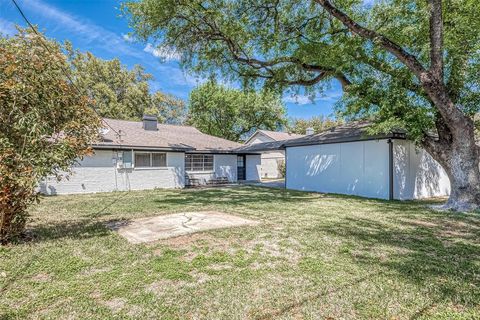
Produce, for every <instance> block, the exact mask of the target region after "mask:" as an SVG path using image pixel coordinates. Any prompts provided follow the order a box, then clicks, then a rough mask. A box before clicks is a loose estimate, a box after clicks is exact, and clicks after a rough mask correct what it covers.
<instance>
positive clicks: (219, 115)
mask: <svg viewBox="0 0 480 320" xmlns="http://www.w3.org/2000/svg"><path fill="white" fill-rule="evenodd" d="M188 122H189V124H191V125H193V126H195V127H196V128H198V129H199V130H200V131H202V132H204V133H207V134H211V135H214V136H217V137H222V138H225V139H229V140H233V141H240V140H241V139H242V138H244V137H245V135H247V134H248V133H252V132H253V131H255V130H257V129H267V130H275V129H277V128H279V127H282V126H283V125H284V124H285V123H286V121H285V107H284V105H283V104H282V101H281V99H280V97H279V96H278V95H277V94H275V93H273V92H271V91H262V92H259V93H257V92H255V91H252V90H250V91H241V90H236V89H231V88H227V87H224V86H222V85H219V84H217V83H216V82H215V81H208V82H207V83H205V84H203V85H201V86H199V87H197V88H195V89H194V90H192V92H191V93H190V101H189V113H188Z"/></svg>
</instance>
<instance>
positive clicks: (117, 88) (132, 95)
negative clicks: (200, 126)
mask: <svg viewBox="0 0 480 320" xmlns="http://www.w3.org/2000/svg"><path fill="white" fill-rule="evenodd" d="M65 48H66V52H67V54H68V57H69V61H70V64H71V68H72V73H73V75H74V78H75V84H76V85H77V87H79V88H80V89H81V90H82V91H84V92H87V93H88V95H89V97H90V98H91V99H93V100H94V101H95V105H96V108H97V109H98V112H99V114H100V115H102V116H103V117H107V118H114V119H124V120H139V119H141V118H142V115H143V114H144V113H149V114H152V115H156V116H158V119H159V121H160V122H166V123H172V124H180V123H182V122H183V121H184V120H185V117H186V112H187V110H186V104H185V102H184V101H183V100H181V99H179V98H176V97H174V96H172V95H169V94H166V93H163V92H161V91H157V92H153V93H152V92H151V89H150V85H149V81H150V80H152V79H153V76H152V75H151V74H148V73H146V72H145V70H144V69H143V67H141V66H140V65H135V66H134V67H133V68H132V69H131V70H129V69H128V68H127V67H126V66H125V65H122V63H121V62H120V60H118V59H112V60H103V59H100V58H98V57H96V56H94V55H93V54H91V53H90V52H86V53H82V52H80V51H79V50H74V49H73V48H72V46H71V44H69V43H67V44H66V46H65Z"/></svg>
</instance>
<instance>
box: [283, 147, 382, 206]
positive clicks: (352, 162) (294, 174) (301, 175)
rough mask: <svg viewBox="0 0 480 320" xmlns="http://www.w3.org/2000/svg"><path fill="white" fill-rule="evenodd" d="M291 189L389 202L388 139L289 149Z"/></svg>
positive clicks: (289, 181) (288, 163) (288, 181)
mask: <svg viewBox="0 0 480 320" xmlns="http://www.w3.org/2000/svg"><path fill="white" fill-rule="evenodd" d="M286 157H287V159H286V162H287V177H286V187H287V188H288V189H296V190H308V191H318V192H325V193H340V194H352V195H359V196H364V197H373V198H382V199H388V195H389V189H388V188H389V183H388V182H389V175H388V168H389V166H388V143H387V140H379V141H375V140H374V141H358V142H348V143H337V144H323V145H312V146H302V147H290V148H287V152H286Z"/></svg>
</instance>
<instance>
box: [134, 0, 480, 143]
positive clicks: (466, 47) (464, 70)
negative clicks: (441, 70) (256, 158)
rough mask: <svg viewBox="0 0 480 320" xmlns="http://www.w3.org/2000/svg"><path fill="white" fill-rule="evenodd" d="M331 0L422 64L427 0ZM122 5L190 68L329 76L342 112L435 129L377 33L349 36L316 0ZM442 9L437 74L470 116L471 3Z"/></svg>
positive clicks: (290, 80)
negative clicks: (366, 1) (339, 89)
mask: <svg viewBox="0 0 480 320" xmlns="http://www.w3.org/2000/svg"><path fill="white" fill-rule="evenodd" d="M318 2H322V1H318ZM335 4H336V7H338V8H340V9H342V10H343V11H344V12H346V13H347V14H349V15H350V17H352V19H354V20H355V21H356V22H358V23H359V24H361V25H363V26H365V27H366V28H370V29H372V30H376V31H377V32H381V34H383V35H385V36H386V37H388V38H389V39H391V40H392V41H394V42H396V43H401V44H402V45H403V46H404V47H406V48H408V51H409V52H411V53H412V54H415V55H416V56H417V57H418V60H419V61H420V63H423V64H428V63H429V60H430V56H429V53H430V39H429V6H428V1H412V0H399V1H381V2H380V1H379V2H376V4H375V5H374V6H366V5H363V1H360V0H357V1H355V0H338V1H335ZM124 9H125V11H126V13H127V14H129V17H130V20H131V23H132V25H133V27H134V30H135V31H136V35H137V36H138V37H140V38H144V39H147V38H154V39H157V40H158V41H159V42H160V43H161V45H162V46H170V47H172V48H175V49H176V50H178V51H179V52H181V53H182V62H183V64H184V65H185V66H186V67H187V68H189V69H190V70H193V71H196V72H199V73H202V74H211V73H220V74H221V75H222V76H224V77H226V78H227V79H233V80H237V79H238V78H239V77H240V78H242V79H243V81H244V83H245V84H247V85H255V84H260V85H266V86H270V87H276V88H282V89H283V88H286V87H288V86H293V87H294V88H295V89H296V90H299V87H300V86H302V87H305V89H306V90H307V91H309V92H318V91H321V90H322V89H323V86H324V85H325V83H326V81H327V80H330V79H337V80H339V81H340V82H341V83H342V84H343V85H344V88H345V89H346V88H347V86H348V90H347V91H346V92H347V94H346V95H345V99H344V101H343V103H342V105H341V107H342V110H343V111H344V112H345V113H344V114H345V115H347V116H350V118H352V117H353V118H354V117H359V116H361V117H365V116H367V117H370V116H372V115H375V119H376V120H377V121H378V122H379V123H383V125H382V128H383V129H384V130H386V129H387V128H388V127H392V126H402V127H405V128H407V129H409V133H410V134H411V136H412V138H415V139H417V140H420V139H421V138H422V137H423V136H424V135H425V133H426V131H427V130H426V129H434V122H435V114H436V113H437V111H436V110H435V108H433V107H432V105H431V101H430V100H431V99H430V98H428V97H427V96H426V93H425V90H423V89H422V88H421V86H420V85H419V81H418V79H416V77H415V74H414V73H412V72H411V71H410V70H409V68H408V67H406V66H405V65H404V64H403V63H401V62H399V61H398V59H397V58H396V57H395V56H394V55H392V54H391V53H390V52H388V51H386V50H385V49H384V48H383V47H381V46H377V45H376V44H375V42H376V41H379V40H372V39H368V38H364V37H359V36H355V34H354V33H353V32H352V31H351V30H350V29H349V28H348V27H347V26H345V25H344V24H343V23H342V22H341V21H339V20H338V19H335V18H334V17H332V15H331V13H329V12H328V11H327V10H325V8H324V7H322V6H321V5H319V3H317V1H310V2H305V1H291V0H290V1H288V0H280V1H278V0H262V1H251V0H239V1H228V0H208V1H198V0H196V1H180V2H178V1H174V0H161V1H157V0H142V1H138V2H137V1H135V2H130V1H128V2H126V3H125V5H124ZM443 13H444V16H445V18H444V20H445V25H446V26H451V27H452V28H449V29H447V30H446V32H445V35H444V36H445V41H444V43H445V60H446V63H445V66H446V75H445V76H446V78H447V79H446V81H447V82H448V83H449V84H450V86H451V89H450V90H451V92H452V94H453V95H454V96H455V97H456V100H457V101H458V104H459V105H461V109H462V111H463V112H465V113H466V114H469V115H471V114H473V113H474V112H475V111H478V110H479V109H478V108H479V106H480V103H479V102H480V89H479V88H480V83H479V82H480V68H479V63H480V59H479V58H480V50H479V48H480V41H479V40H480V33H479V32H478V30H480V3H479V2H478V1H476V0H466V1H463V0H462V1H459V0H456V1H448V2H446V5H445V8H444V10H443ZM467 89H468V90H467Z"/></svg>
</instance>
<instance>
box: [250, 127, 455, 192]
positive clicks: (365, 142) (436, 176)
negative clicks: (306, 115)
mask: <svg viewBox="0 0 480 320" xmlns="http://www.w3.org/2000/svg"><path fill="white" fill-rule="evenodd" d="M369 125H370V123H369V122H366V121H361V122H352V123H348V124H345V125H341V126H337V127H335V128H332V129H329V130H326V131H323V132H320V133H318V134H312V135H306V136H304V137H301V138H296V139H290V140H286V141H281V142H264V143H259V144H256V145H252V146H248V147H244V148H243V151H245V152H248V151H250V152H258V151H260V150H272V151H274V150H284V152H285V155H286V156H285V158H286V177H285V187H286V188H287V189H294V190H305V191H317V192H323V193H338V194H349V195H358V196H362V197H371V198H380V199H399V200H407V199H420V198H429V197H436V196H446V195H448V194H449V193H450V181H449V179H448V176H447V174H446V172H445V171H444V170H443V168H442V167H441V166H440V164H439V163H438V162H436V161H435V160H434V159H433V158H432V157H431V156H430V155H429V154H428V153H427V152H426V151H425V150H423V149H421V148H418V147H416V146H415V144H414V143H413V142H412V141H409V140H407V139H406V134H405V131H403V130H394V131H392V132H390V133H388V134H379V135H370V134H368V132H367V127H368V126H369Z"/></svg>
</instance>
